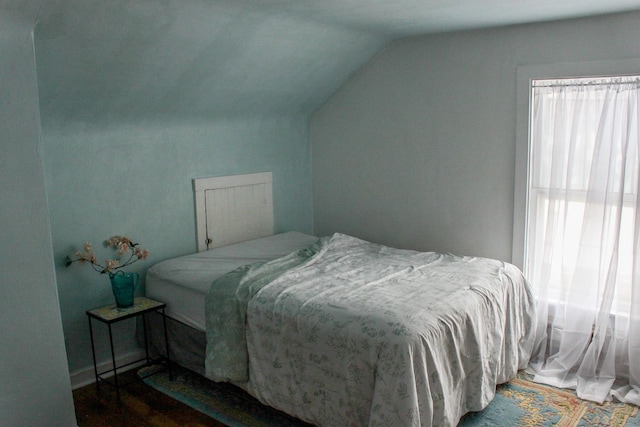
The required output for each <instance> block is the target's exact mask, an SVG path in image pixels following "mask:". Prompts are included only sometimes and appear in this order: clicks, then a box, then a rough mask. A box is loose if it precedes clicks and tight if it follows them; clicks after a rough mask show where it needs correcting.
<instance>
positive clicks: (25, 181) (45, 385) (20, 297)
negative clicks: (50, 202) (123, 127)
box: [0, 10, 76, 427]
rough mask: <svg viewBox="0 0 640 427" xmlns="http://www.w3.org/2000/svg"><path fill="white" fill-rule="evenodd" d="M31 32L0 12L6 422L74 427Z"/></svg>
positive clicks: (0, 334) (1, 417)
mask: <svg viewBox="0 0 640 427" xmlns="http://www.w3.org/2000/svg"><path fill="white" fill-rule="evenodd" d="M32 30H33V18H32V17H29V16H28V15H27V16H26V17H23V16H20V17H18V16H12V15H10V14H9V13H7V12H6V11H5V10H0V182H1V183H2V185H1V186H0V224H2V238H0V253H1V254H2V256H1V257H0V272H1V273H2V278H1V279H0V280H1V283H0V325H2V327H1V328H0V343H1V345H0V425H3V426H39V425H47V426H66V427H69V426H73V425H76V418H75V413H74V410H73V400H72V395H71V387H70V383H69V370H68V368H67V360H66V354H65V349H64V341H63V334H62V323H61V319H60V308H59V305H58V294H57V290H56V279H55V275H54V271H53V257H52V253H51V234H50V229H49V216H48V212H47V198H46V194H45V183H44V176H43V170H42V144H41V141H40V123H39V113H38V93H37V84H36V73H35V62H34V50H33V33H32Z"/></svg>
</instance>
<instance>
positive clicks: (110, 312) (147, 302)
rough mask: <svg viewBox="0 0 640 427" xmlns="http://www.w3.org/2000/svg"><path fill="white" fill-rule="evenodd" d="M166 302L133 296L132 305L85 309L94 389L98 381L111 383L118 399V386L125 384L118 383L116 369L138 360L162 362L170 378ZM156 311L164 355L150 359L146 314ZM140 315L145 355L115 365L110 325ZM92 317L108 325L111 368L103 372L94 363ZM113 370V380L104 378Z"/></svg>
mask: <svg viewBox="0 0 640 427" xmlns="http://www.w3.org/2000/svg"><path fill="white" fill-rule="evenodd" d="M166 306H167V305H166V304H165V303H163V302H160V301H154V300H152V299H149V298H144V297H139V298H135V299H134V302H133V305H132V306H131V307H128V308H117V307H116V305H115V304H111V305H107V306H104V307H99V308H94V309H92V310H87V318H88V319H89V334H90V335H91V352H92V353H93V371H94V373H95V377H96V390H97V391H98V392H99V391H100V381H104V382H106V383H108V384H111V385H112V386H114V387H115V389H116V396H117V399H118V400H120V386H124V385H126V384H119V383H118V372H117V370H118V369H121V368H124V367H126V366H130V365H134V364H137V363H140V362H143V361H144V362H146V365H147V366H150V365H152V364H154V363H158V362H162V363H163V364H164V365H165V369H167V370H168V371H169V378H170V379H173V378H172V374H171V358H170V357H169V340H168V335H167V318H166V316H165V313H164V309H165V308H166ZM153 311H156V312H158V313H160V314H161V315H162V322H163V327H164V340H165V356H164V357H160V358H158V359H152V358H151V357H149V343H148V340H147V322H146V316H145V315H146V314H147V313H151V312H153ZM136 316H142V329H143V331H144V351H145V357H144V358H142V359H138V360H134V361H133V362H129V363H126V364H124V365H121V366H116V355H115V351H114V349H113V333H112V330H111V325H112V324H114V323H116V322H120V321H121V320H125V319H130V318H132V317H136ZM92 319H93V320H97V321H100V322H102V323H106V324H107V326H108V327H109V345H110V348H111V361H112V368H111V369H108V370H106V371H103V372H98V365H97V363H96V350H95V345H94V340H93V325H92ZM160 371H161V370H158V371H155V372H154V374H155V373H157V372H160ZM111 372H113V382H111V381H110V380H109V379H107V378H105V377H104V375H105V374H108V373H111Z"/></svg>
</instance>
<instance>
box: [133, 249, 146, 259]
mask: <svg viewBox="0 0 640 427" xmlns="http://www.w3.org/2000/svg"><path fill="white" fill-rule="evenodd" d="M134 253H135V255H136V256H137V257H138V259H147V258H149V251H148V250H146V249H138V248H135V250H134Z"/></svg>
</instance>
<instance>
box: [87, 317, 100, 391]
mask: <svg viewBox="0 0 640 427" xmlns="http://www.w3.org/2000/svg"><path fill="white" fill-rule="evenodd" d="M87 319H89V336H90V337H91V355H92V356H93V374H94V375H95V377H96V393H100V379H99V378H98V365H97V363H96V347H95V345H94V344H93V327H92V325H91V316H87Z"/></svg>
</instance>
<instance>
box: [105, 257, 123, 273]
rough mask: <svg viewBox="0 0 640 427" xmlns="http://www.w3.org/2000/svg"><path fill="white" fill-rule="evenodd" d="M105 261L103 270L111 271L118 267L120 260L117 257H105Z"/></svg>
mask: <svg viewBox="0 0 640 427" xmlns="http://www.w3.org/2000/svg"><path fill="white" fill-rule="evenodd" d="M105 263H106V264H107V266H106V268H105V270H107V271H112V270H115V269H116V268H118V267H120V260H119V259H107V260H105Z"/></svg>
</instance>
